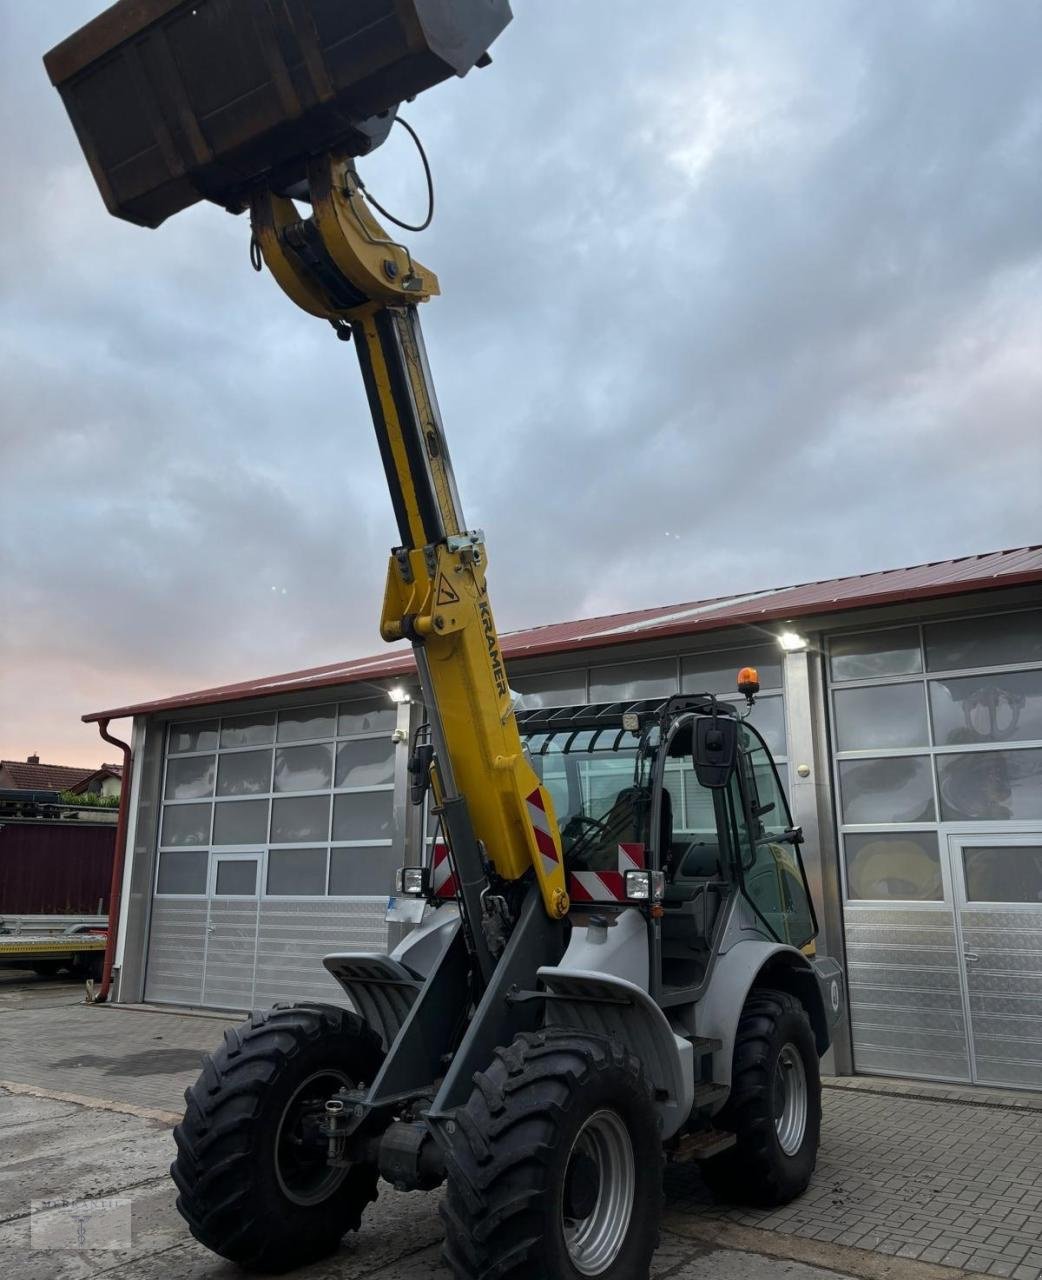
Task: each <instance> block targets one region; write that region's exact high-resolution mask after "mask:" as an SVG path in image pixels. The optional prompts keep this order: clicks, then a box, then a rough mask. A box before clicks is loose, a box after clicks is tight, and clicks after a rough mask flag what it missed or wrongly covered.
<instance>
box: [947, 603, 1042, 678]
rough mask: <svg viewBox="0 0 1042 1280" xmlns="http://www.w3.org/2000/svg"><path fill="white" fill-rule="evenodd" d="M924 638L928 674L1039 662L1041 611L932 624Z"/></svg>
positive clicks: (1041, 658) (1041, 647) (1040, 657)
mask: <svg viewBox="0 0 1042 1280" xmlns="http://www.w3.org/2000/svg"><path fill="white" fill-rule="evenodd" d="M924 635H925V638H926V665H927V668H928V669H929V670H930V671H951V670H958V669H960V668H962V667H998V666H1005V665H1006V664H1008V663H1012V662H1042V610H1037V609H1032V610H1030V611H1029V612H1027V613H1003V614H999V615H997V616H993V617H990V618H964V619H963V620H962V621H961V622H935V623H933V624H932V625H931V626H928V627H926V628H925V629H924Z"/></svg>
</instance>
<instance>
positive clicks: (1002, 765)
mask: <svg viewBox="0 0 1042 1280" xmlns="http://www.w3.org/2000/svg"><path fill="white" fill-rule="evenodd" d="M937 780H938V786H939V793H940V797H941V817H942V819H943V820H944V821H945V822H964V821H968V820H970V819H977V818H992V819H998V820H1000V821H1001V820H1003V819H1024V818H1042V751H1040V750H1036V751H974V752H970V753H967V754H966V755H950V756H949V755H944V756H937Z"/></svg>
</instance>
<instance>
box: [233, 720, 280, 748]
mask: <svg viewBox="0 0 1042 1280" xmlns="http://www.w3.org/2000/svg"><path fill="white" fill-rule="evenodd" d="M274 741H275V714H274V712H271V713H269V714H268V715H252V716H226V717H225V718H224V720H222V721H221V746H222V747H263V746H266V745H267V744H268V743H270V742H274Z"/></svg>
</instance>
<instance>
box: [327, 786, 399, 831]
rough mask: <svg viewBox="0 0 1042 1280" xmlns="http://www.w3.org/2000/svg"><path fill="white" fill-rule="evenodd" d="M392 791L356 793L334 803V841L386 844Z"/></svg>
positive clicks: (335, 800) (338, 797)
mask: <svg viewBox="0 0 1042 1280" xmlns="http://www.w3.org/2000/svg"><path fill="white" fill-rule="evenodd" d="M393 802H394V792H393V791H359V792H357V793H356V794H353V795H347V796H336V797H335V799H334V801H333V839H334V840H386V839H390V838H391V836H392V835H393V829H392V825H391V806H392V804H393Z"/></svg>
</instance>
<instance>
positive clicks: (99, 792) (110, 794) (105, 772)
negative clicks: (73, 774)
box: [66, 764, 123, 800]
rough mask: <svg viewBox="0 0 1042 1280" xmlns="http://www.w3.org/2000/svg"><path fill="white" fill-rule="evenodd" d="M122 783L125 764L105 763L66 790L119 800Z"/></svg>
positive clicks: (80, 794)
mask: <svg viewBox="0 0 1042 1280" xmlns="http://www.w3.org/2000/svg"><path fill="white" fill-rule="evenodd" d="M122 785H123V766H122V765H121V764H103V765H102V766H101V768H100V769H94V770H93V771H92V772H90V773H88V774H87V775H86V777H84V778H81V779H80V781H79V782H77V783H76V784H75V785H74V786H71V787H67V788H66V790H67V791H68V792H69V793H70V794H71V795H74V796H99V797H102V798H104V799H106V800H118V799H119V793H120V790H121V788H122Z"/></svg>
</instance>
